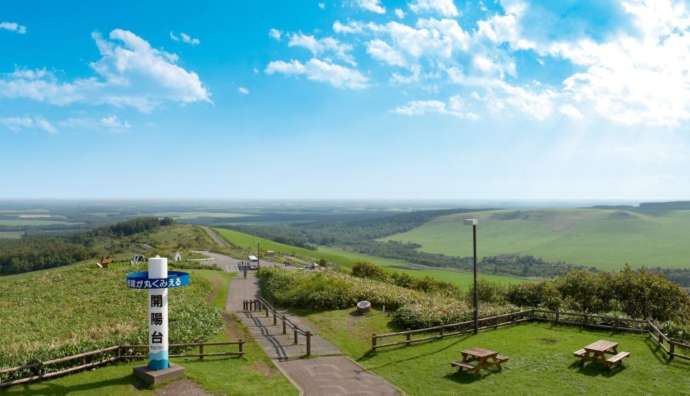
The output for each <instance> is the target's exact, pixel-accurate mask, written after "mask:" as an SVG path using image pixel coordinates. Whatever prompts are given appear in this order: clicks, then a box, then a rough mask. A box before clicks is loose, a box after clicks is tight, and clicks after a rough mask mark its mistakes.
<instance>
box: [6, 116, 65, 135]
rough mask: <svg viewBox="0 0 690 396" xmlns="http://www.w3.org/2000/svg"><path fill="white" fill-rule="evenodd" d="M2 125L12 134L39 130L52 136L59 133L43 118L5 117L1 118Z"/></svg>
mask: <svg viewBox="0 0 690 396" xmlns="http://www.w3.org/2000/svg"><path fill="white" fill-rule="evenodd" d="M0 125H3V126H4V127H5V128H7V129H9V130H10V131H12V132H20V131H21V130H23V129H38V130H41V131H44V132H48V133H50V134H54V133H57V128H55V126H53V124H51V123H50V122H49V121H48V120H46V119H45V118H43V117H29V116H26V117H5V118H0Z"/></svg>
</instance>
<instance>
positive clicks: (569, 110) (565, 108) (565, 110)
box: [558, 104, 584, 120]
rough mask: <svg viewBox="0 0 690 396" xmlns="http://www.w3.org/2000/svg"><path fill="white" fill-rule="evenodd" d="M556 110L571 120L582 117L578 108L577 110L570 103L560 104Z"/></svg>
mask: <svg viewBox="0 0 690 396" xmlns="http://www.w3.org/2000/svg"><path fill="white" fill-rule="evenodd" d="M558 112H559V113H561V114H563V115H564V116H566V117H568V118H571V119H573V120H581V119H582V118H584V116H583V115H582V113H580V110H578V109H577V107H575V106H573V105H571V104H564V105H561V106H560V107H558Z"/></svg>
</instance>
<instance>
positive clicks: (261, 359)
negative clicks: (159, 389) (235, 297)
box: [5, 270, 298, 396]
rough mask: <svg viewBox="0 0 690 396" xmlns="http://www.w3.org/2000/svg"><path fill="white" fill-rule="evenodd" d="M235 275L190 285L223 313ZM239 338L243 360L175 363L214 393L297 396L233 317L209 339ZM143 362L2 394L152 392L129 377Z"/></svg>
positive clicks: (201, 276) (206, 275) (198, 273)
mask: <svg viewBox="0 0 690 396" xmlns="http://www.w3.org/2000/svg"><path fill="white" fill-rule="evenodd" d="M233 275H234V274H230V273H224V272H221V271H210V270H194V271H192V282H194V280H195V279H196V280H197V281H202V280H203V281H202V282H204V283H206V282H208V283H209V284H210V285H211V287H212V291H211V292H210V293H209V294H208V297H207V303H208V304H212V305H214V306H216V307H218V308H221V309H223V308H224V307H225V301H226V299H227V292H228V287H227V285H228V282H229V281H230V280H231V279H232V277H233ZM172 325H173V324H172V323H171V326H172ZM239 338H242V339H244V340H246V341H247V343H246V344H245V351H246V352H247V353H246V355H245V356H244V357H242V358H215V359H214V358H207V359H205V360H198V359H173V361H174V362H176V363H178V364H180V365H182V366H184V367H185V369H186V377H187V378H188V379H191V380H192V381H194V382H196V383H198V384H199V385H200V386H201V387H202V388H204V389H205V390H206V391H209V392H211V393H214V394H219V395H271V394H281V395H296V394H297V393H298V392H297V390H296V389H295V388H294V387H293V385H292V384H291V383H290V382H289V381H288V380H287V379H286V378H285V377H284V376H283V375H282V373H281V372H280V371H279V370H278V369H277V368H276V367H275V366H274V365H273V363H272V362H271V360H270V359H269V358H268V357H267V356H266V355H265V354H264V353H263V351H262V350H261V348H260V347H259V346H258V345H257V344H256V343H255V342H253V341H252V340H251V338H250V337H249V334H248V333H247V331H246V329H245V328H244V327H243V326H242V325H241V324H240V323H239V322H238V321H237V320H236V319H235V318H234V317H233V316H231V315H228V314H226V315H225V326H224V331H223V332H222V333H220V334H217V335H215V336H213V337H211V338H210V340H209V341H228V340H233V341H234V340H237V339H239ZM221 348H227V347H207V348H206V351H207V352H218V351H221V350H227V349H221ZM232 348H236V347H232ZM144 364H146V362H145V361H138V362H130V363H126V364H116V365H111V366H107V367H102V368H98V369H95V370H91V371H85V372H81V373H77V374H74V375H68V376H65V377H61V378H56V379H53V380H50V381H43V382H40V383H35V384H31V385H27V386H14V387H11V388H9V389H8V390H6V392H5V393H6V394H8V395H14V394H17V395H20V394H21V395H25V394H27V395H46V394H50V395H67V394H69V395H97V396H103V395H131V394H137V395H148V394H153V391H152V390H151V389H147V388H146V387H144V386H143V385H142V384H141V383H140V382H139V381H138V380H137V379H136V378H135V377H134V376H133V375H132V369H133V368H134V367H136V366H141V365H144Z"/></svg>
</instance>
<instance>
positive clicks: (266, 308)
mask: <svg viewBox="0 0 690 396" xmlns="http://www.w3.org/2000/svg"><path fill="white" fill-rule="evenodd" d="M264 310H265V311H266V317H267V318H268V307H264Z"/></svg>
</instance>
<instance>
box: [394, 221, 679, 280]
mask: <svg viewBox="0 0 690 396" xmlns="http://www.w3.org/2000/svg"><path fill="white" fill-rule="evenodd" d="M470 216H475V217H478V218H479V219H480V222H479V231H478V235H479V249H478V250H479V255H480V256H481V257H483V256H496V255H501V254H523V255H533V256H538V257H542V258H544V259H547V260H551V261H564V262H567V263H572V264H585V265H591V266H594V267H597V268H600V269H604V270H615V269H620V268H622V267H623V265H624V264H625V263H629V264H630V265H631V266H632V267H642V266H646V267H657V266H658V267H665V268H690V211H689V210H672V211H666V212H659V213H643V212H639V211H634V210H625V209H547V210H497V211H485V212H477V213H471V214H454V215H448V216H441V217H437V218H435V219H433V220H431V221H429V222H428V223H426V224H424V225H422V226H420V227H417V228H414V229H412V230H410V231H408V232H405V233H401V234H396V235H392V236H390V237H387V238H385V239H386V240H396V241H402V242H414V243H418V244H420V245H422V247H421V248H420V249H421V250H422V251H426V252H431V253H443V254H447V255H453V256H470V255H471V254H472V250H471V249H472V243H471V238H472V233H471V231H470V229H469V228H468V227H466V226H464V225H463V224H462V220H463V218H466V217H470Z"/></svg>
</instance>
